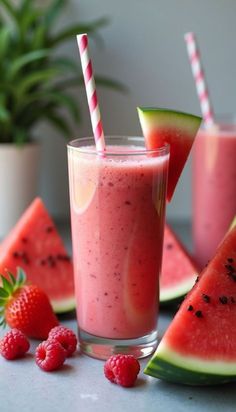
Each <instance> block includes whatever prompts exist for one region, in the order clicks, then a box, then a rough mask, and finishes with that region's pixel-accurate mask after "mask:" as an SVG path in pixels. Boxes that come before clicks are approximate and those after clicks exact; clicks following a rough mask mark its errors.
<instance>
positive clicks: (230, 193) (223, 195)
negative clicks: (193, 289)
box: [193, 125, 236, 267]
mask: <svg viewBox="0 0 236 412" xmlns="http://www.w3.org/2000/svg"><path fill="white" fill-rule="evenodd" d="M235 214H236V126H234V127H233V126H224V127H223V126H221V127H220V126H219V125H217V126H216V129H212V130H209V131H207V130H201V131H200V132H199V134H198V136H197V139H196V141H195V143H194V156H193V243H194V253H195V257H196V260H197V262H198V263H199V265H200V266H201V267H203V266H205V264H206V263H207V262H208V260H209V259H211V258H212V257H213V255H214V253H215V251H216V248H217V246H218V244H219V243H220V242H221V240H222V238H223V236H224V235H225V233H226V231H227V230H228V228H229V225H230V223H231V221H232V219H233V217H234V216H235Z"/></svg>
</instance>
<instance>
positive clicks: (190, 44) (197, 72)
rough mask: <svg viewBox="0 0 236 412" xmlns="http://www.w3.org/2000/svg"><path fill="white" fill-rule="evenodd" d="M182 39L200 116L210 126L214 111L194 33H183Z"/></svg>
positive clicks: (212, 121)
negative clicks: (190, 69) (185, 47)
mask: <svg viewBox="0 0 236 412" xmlns="http://www.w3.org/2000/svg"><path fill="white" fill-rule="evenodd" d="M184 39H185V42H186V46H187V51H188V57H189V61H190V64H191V68H192V73H193V77H194V80H195V85H196V89H197V94H198V98H199V102H200V106H201V111H202V116H203V119H204V122H205V124H206V126H212V124H213V123H214V115H213V113H214V112H213V109H212V104H211V102H210V97H209V93H208V89H207V84H206V78H205V75H204V71H203V68H202V64H201V57H200V52H199V49H198V47H197V41H196V36H195V34H194V33H192V32H190V33H186V34H185V35H184Z"/></svg>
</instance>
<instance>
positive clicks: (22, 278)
mask: <svg viewBox="0 0 236 412" xmlns="http://www.w3.org/2000/svg"><path fill="white" fill-rule="evenodd" d="M25 281H26V274H25V272H24V270H23V269H22V268H21V267H18V268H17V277H16V283H17V285H18V287H19V286H22V285H23V284H24V283H25Z"/></svg>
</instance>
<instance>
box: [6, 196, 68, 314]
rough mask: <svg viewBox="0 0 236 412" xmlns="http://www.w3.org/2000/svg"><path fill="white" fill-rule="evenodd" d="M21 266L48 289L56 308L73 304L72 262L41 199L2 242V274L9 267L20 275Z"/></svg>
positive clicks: (35, 280) (29, 208)
mask: <svg viewBox="0 0 236 412" xmlns="http://www.w3.org/2000/svg"><path fill="white" fill-rule="evenodd" d="M17 266H20V267H22V268H23V269H24V270H25V272H26V274H27V279H28V281H29V282H30V283H32V284H37V285H38V286H40V287H41V288H42V289H44V291H45V292H46V293H47V295H48V297H49V298H50V300H51V302H52V304H53V307H54V308H56V311H58V312H60V311H63V308H65V309H66V306H67V304H68V305H72V306H73V301H74V282H73V268H72V262H71V259H70V257H69V256H68V254H67V252H66V250H65V247H64V245H63V242H62V239H61V237H60V235H59V234H58V231H57V229H56V227H55V224H54V222H53V221H52V219H51V217H50V216H49V214H48V212H47V209H46V207H45V206H44V204H43V202H42V200H41V199H40V198H36V199H35V200H34V201H33V202H32V203H31V205H30V206H29V207H28V209H27V210H26V211H25V212H24V214H23V215H22V216H21V218H20V219H19V221H18V223H17V224H16V226H15V227H14V228H13V229H12V231H11V232H10V233H9V235H8V236H7V237H6V239H5V240H4V241H3V243H2V244H1V247H0V273H1V274H3V275H6V270H8V271H10V272H12V273H13V274H14V275H16V268H17ZM66 302H67V304H66ZM60 306H61V308H62V310H60ZM68 309H69V308H68ZM68 309H67V310H68Z"/></svg>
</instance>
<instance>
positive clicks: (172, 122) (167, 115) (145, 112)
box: [137, 107, 202, 135]
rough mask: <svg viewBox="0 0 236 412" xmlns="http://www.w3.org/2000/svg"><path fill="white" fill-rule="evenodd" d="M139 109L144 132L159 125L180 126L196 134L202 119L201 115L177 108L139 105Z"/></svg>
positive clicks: (181, 128)
mask: <svg viewBox="0 0 236 412" xmlns="http://www.w3.org/2000/svg"><path fill="white" fill-rule="evenodd" d="M137 110H138V115H139V119H140V122H141V125H142V129H143V132H144V134H145V130H149V129H151V128H153V127H156V126H158V127H168V128H169V127H174V128H177V129H178V128H179V129H180V130H184V131H186V132H187V133H188V134H190V135H192V134H193V135H195V134H196V132H197V130H198V128H199V126H200V124H201V121H202V119H201V117H199V116H195V115H193V114H189V113H185V112H179V111H175V110H169V109H158V108H153V107H138V108H137ZM157 114H158V116H157ZM147 120H148V121H147Z"/></svg>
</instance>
